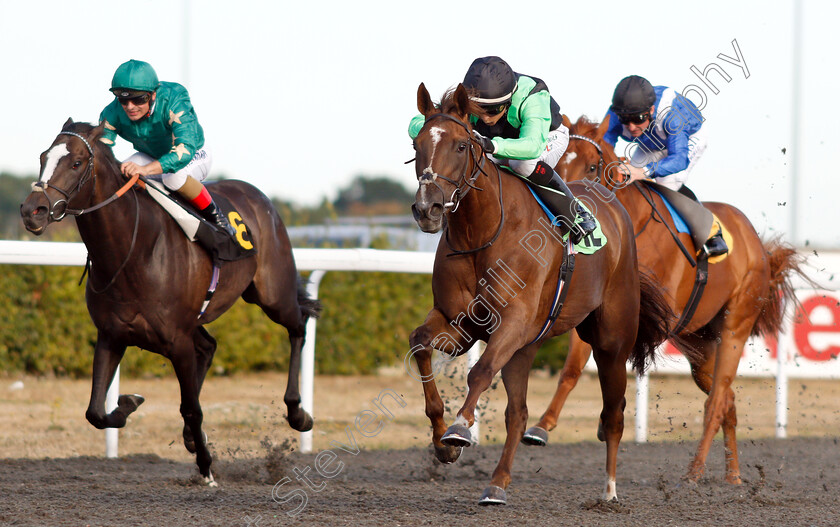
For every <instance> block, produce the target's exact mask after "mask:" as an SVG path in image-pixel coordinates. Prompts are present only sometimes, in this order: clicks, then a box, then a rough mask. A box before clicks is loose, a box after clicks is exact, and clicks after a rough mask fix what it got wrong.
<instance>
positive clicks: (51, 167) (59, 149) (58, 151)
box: [38, 143, 70, 181]
mask: <svg viewBox="0 0 840 527" xmlns="http://www.w3.org/2000/svg"><path fill="white" fill-rule="evenodd" d="M69 154H70V151H69V150H67V143H58V144H57V145H55V146H54V147H52V148H50V151H49V152H47V162H46V163H44V171H43V172H41V177H40V178H38V181H49V180H50V178H51V177H52V175H53V173H54V172H55V169H56V167H58V163H59V161H61V159H62V158H63V157H64V156H66V155H69Z"/></svg>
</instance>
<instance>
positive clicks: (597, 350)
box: [407, 84, 673, 504]
mask: <svg viewBox="0 0 840 527" xmlns="http://www.w3.org/2000/svg"><path fill="white" fill-rule="evenodd" d="M417 107H418V109H419V110H420V112H421V113H422V114H423V115H424V116H425V118H426V119H425V124H424V126H423V129H422V130H421V131H420V133H419V135H418V136H417V138H416V139H415V140H414V148H415V150H416V159H415V161H416V165H415V170H416V173H417V179H418V182H419V188H418V190H417V194H416V199H415V203H414V205H413V206H412V210H413V213H414V217H415V220H416V221H417V224H418V225H419V226H420V228H421V230H423V231H424V232H438V231H440V230H441V229H443V230H444V236H442V237H441V241H440V244H439V246H438V250H437V254H436V257H435V263H434V271H433V275H432V291H433V294H434V307H433V308H432V310H431V311H430V312H429V314H428V316H427V317H426V320H425V322H424V323H423V325H421V326H420V327H418V328H417V329H415V330H414V332H412V334H411V336H410V338H409V344H410V346H411V350H410V353H409V356H411V355H413V357H414V359H415V360H416V364H417V368H418V373H419V376H418V377H419V379H420V380H421V381H423V392H424V396H425V404H426V415H427V416H428V417H429V419H430V421H431V424H432V429H433V433H432V439H433V443H434V448H435V455H436V457H437V458H438V460H440V461H441V462H443V463H452V462H454V461H455V460H457V459H458V457H459V455H460V453H461V449H462V447H464V446H470V445H471V444H472V438H471V436H470V432H469V428H468V427H469V426H471V425H472V424H473V422H474V420H475V419H474V412H475V407H476V403H477V402H478V399H479V396H480V395H481V394H482V392H484V391H485V390H486V389H487V388H488V387H489V386H490V383H491V381H492V380H493V377H494V376H495V375H496V374H497V373H498V372H499V371H501V373H502V381H503V383H504V387H505V391H506V392H507V397H508V404H507V409H506V411H505V422H506V428H507V439H506V441H505V445H504V451H503V453H502V456H501V459H500V460H499V463H498V465H497V467H496V469H495V471H494V472H493V476H492V478H491V480H490V486H489V487H487V488H486V489H485V490H484V493H483V494H482V496H481V499H480V501H479V503H481V504H501V503H505V501H506V493H505V489H506V488H507V486H508V484H509V483H510V479H511V476H510V471H511V466H512V464H513V457H514V452H515V451H516V447H517V445H518V443H519V441H520V439H521V438H522V434H523V432H524V431H525V426H526V422H527V418H528V409H527V405H526V400H525V399H526V393H527V387H528V373H529V371H530V369H531V365H532V363H533V360H534V355H535V354H536V352H537V349H538V348H539V345H540V343H541V342H543V341H544V340H545V339H548V338H550V337H553V336H556V335H559V334H562V333H565V332H567V331H569V330H570V329H572V328H574V327H577V328H578V331H579V333H580V335H581V338H583V339H584V340H585V341H586V342H588V343H589V344H590V345H592V347H593V349H594V354H595V361H596V362H597V363H598V376H599V378H600V381H601V393H602V398H603V410H602V412H601V415H600V417H601V422H602V424H603V425H602V429H601V433H600V434H599V438H600V439H601V440H602V441H605V442H606V446H607V457H606V487H605V491H604V498H605V499H608V500H609V499H615V498H616V488H615V474H616V458H617V454H618V445H619V441H620V439H621V435H622V432H623V430H624V407H625V398H624V392H625V388H626V385H627V372H626V363H627V360H628V358H629V359H631V360H632V362H633V365H634V367H635V368H637V369H638V370H640V371H641V370H644V368H645V365H646V362H647V361H648V360H649V359H650V358H651V357H652V353H653V348H655V346H656V345H657V344H658V343H660V342H662V341H663V339H664V338H666V336H667V334H668V330H669V321H670V319H671V318H672V317H673V313H672V312H671V311H670V310H669V309H668V308H667V303H666V302H665V300H664V298H662V296H661V293H659V291H658V290H657V289H656V287H655V286H654V285H653V283H652V282H651V281H649V280H647V279H645V278H644V277H640V274H639V272H638V268H637V263H636V249H635V244H634V243H633V226H632V223H631V222H630V218H629V216H628V215H627V212H626V211H625V210H624V208H623V207H622V206H621V205H620V204H619V203H618V202H617V201H615V202H613V203H608V204H605V205H604V206H600V207H598V209H597V213H596V217H597V219H598V221H599V222H600V225H601V228H602V230H603V232H604V234H605V237H606V244H605V245H604V246H603V247H601V248H600V250H598V251H597V252H594V253H592V254H582V253H581V254H577V255H576V258H577V259H576V262H575V264H574V265H575V267H574V272H573V277H572V278H571V280H570V282H569V283H567V284H565V286H564V287H568V296H567V297H566V298H565V303H564V304H563V305H562V310H561V311H560V313H559V317H557V319H556V321H555V322H554V324H553V326H550V327H549V328H548V329H547V331H543V326H544V325H548V324H549V322H547V319H548V316H549V311H550V310H551V309H552V306H553V300H554V298H555V295H556V293H557V289H558V281H559V278H558V276H559V274H560V269H561V264H563V263H564V252H565V251H566V250H567V248H566V246H565V244H563V243H561V241H560V240H561V239H560V238H559V233H558V232H557V231H555V230H554V229H553V228H551V226H550V224H549V223H548V222H547V221H546V220H545V218H544V217H543V212H542V210H541V209H540V206H539V205H538V204H537V202H536V201H535V200H534V198H533V196H532V194H531V192H530V191H529V189H528V187H527V186H526V184H524V183H523V182H522V181H520V180H519V178H517V177H515V176H513V175H510V174H503V173H502V171H501V170H500V169H499V167H498V166H497V165H495V164H494V163H493V162H492V161H490V159H488V158H487V157H486V156H484V155H483V152H482V151H481V149H480V146H479V143H478V142H477V141H476V140H475V139H474V137H473V135H472V133H471V130H472V127H471V125H470V121H469V115H470V114H473V115H480V114H481V113H482V110H481V109H480V108H479V107H478V106H476V105H475V103H473V102H472V101H470V99H469V97H468V95H467V91H466V89H465V88H464V87H463V85H460V84H459V85H458V87H457V88H455V89H454V90H450V91H449V92H447V93H446V94H445V95H444V97H443V100H442V101H441V103H440V105H439V106H435V105H434V104H433V102H432V100H431V98H430V97H429V93H428V91H427V90H426V87H425V86H424V85H423V84H421V85H420V87H419V88H418V92H417ZM571 188H572V189H574V192H576V193H580V194H581V195H590V196H592V195H593V192H592V191H590V190H587V189H586V188H585V187H584V186H583V185H581V184H577V183H576V184H573V185H572V186H571ZM601 190H602V191H604V189H601ZM640 288H641V290H640ZM640 302H641V306H642V310H641V313H640ZM474 340H482V341H485V342H486V343H487V346H486V349H485V351H484V353H483V354H482V356H481V358H480V359H479V360H478V362H477V363H476V365H475V366H474V367H473V368H472V370H471V371H470V373H469V376H468V386H469V390H468V393H467V396H466V400H465V401H464V404H463V406H462V407H461V409H460V410H459V411H458V414H457V416H456V418H455V421H454V424H453V425H452V426H450V427H449V428H448V429H447V427H446V424H445V422H444V417H443V413H444V404H443V401H442V400H441V397H440V394H439V393H438V390H437V386H436V385H435V380H434V377H435V375H436V371H434V370H433V363H432V352H433V350H434V349H437V350H439V351H441V352H444V353H447V354H449V355H452V356H456V355H460V354H462V353H464V352H465V351H466V349H468V348H469V347H470V345H469V343H471V342H473V341H474ZM409 356H407V364H408V365H409V366H410V365H411V363H410V362H408V358H409ZM437 364H439V363H437Z"/></svg>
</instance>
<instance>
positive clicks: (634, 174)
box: [619, 164, 648, 185]
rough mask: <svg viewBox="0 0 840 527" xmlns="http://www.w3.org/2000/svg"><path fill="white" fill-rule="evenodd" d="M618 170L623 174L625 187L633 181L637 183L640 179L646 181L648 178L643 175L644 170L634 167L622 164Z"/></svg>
mask: <svg viewBox="0 0 840 527" xmlns="http://www.w3.org/2000/svg"><path fill="white" fill-rule="evenodd" d="M619 170H620V171H621V172H623V173H624V175H625V177H626V179H625V180H624V184H625V185H629V184H630V183H633V182H634V181H639V180H642V179H648V176H647V175H645V169H644V168H639V167H634V166H633V165H629V164H623V165H621V166H620V167H619Z"/></svg>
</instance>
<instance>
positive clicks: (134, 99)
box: [117, 93, 152, 106]
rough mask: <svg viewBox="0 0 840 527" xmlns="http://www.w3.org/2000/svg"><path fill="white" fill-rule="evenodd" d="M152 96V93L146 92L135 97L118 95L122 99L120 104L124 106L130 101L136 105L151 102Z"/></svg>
mask: <svg viewBox="0 0 840 527" xmlns="http://www.w3.org/2000/svg"><path fill="white" fill-rule="evenodd" d="M151 98H152V94H151V93H144V94H142V95H135V96H134V97H117V100H118V101H120V104H122V105H123V106H126V105H127V104H128V103H132V104H133V105H134V106H140V105H141V104H146V103H147V102H149V99H151Z"/></svg>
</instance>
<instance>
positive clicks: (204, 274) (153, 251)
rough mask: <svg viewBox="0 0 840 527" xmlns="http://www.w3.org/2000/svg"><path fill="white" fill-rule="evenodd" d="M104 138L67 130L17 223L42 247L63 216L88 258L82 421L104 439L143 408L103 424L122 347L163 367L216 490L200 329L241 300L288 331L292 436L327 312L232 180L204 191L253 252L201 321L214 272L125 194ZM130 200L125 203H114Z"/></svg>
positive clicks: (307, 422)
mask: <svg viewBox="0 0 840 527" xmlns="http://www.w3.org/2000/svg"><path fill="white" fill-rule="evenodd" d="M103 126H104V124H100V125H99V126H96V127H94V126H92V125H90V124H87V123H74V122H73V120H72V119H69V120H68V121H67V122H66V123H65V124H64V126H63V127H62V131H61V133H59V135H58V136H57V137H56V139H55V140H54V141H53V143H52V145H51V146H50V147H49V149H47V150H46V151H45V152H44V153H42V154H41V172H40V177H39V181H38V182H36V183H34V184H33V192H32V193H31V194H29V196H28V197H27V198H26V200H25V201H24V202H23V204H22V205H21V207H20V213H21V216H22V218H23V222H24V224H25V226H26V228H27V230H29V231H30V232H32V233H34V234H36V235H40V234H42V233H43V232H44V231H45V230H46V228H47V226H48V225H49V224H50V223H52V222H54V221H60V220H61V219H63V218H64V217H66V215H73V216H75V218H76V225H77V227H78V229H79V234H80V235H81V238H82V241H83V242H84V244H85V246H86V247H87V250H88V257H89V259H90V264H91V265H90V274H89V276H88V280H87V285H86V288H85V298H86V301H87V307H88V311H89V313H90V316H91V319H92V320H93V323H94V325H95V326H96V329H97V339H96V346H95V349H94V357H93V379H92V388H91V395H90V404H89V406H88V409H87V412H86V414H85V417H86V418H87V420H88V421H89V422H90V423H91V424H92V425H93V426H95V427H96V428H99V429H102V428H121V427H123V426H125V423H126V418H127V417H128V415H129V414H131V413H132V412H133V411H134V410H136V409H137V407H138V406H139V405H140V404H141V403H142V402H143V400H144V399H143V398H142V397H141V396H139V395H120V397H119V402H118V407H117V408H116V409H115V410H114V411H113V412H110V413H106V412H105V394H106V391H107V389H108V387H109V386H110V384H111V381H112V379H113V378H114V373H115V370H116V369H117V365H118V364H119V363H120V360H121V359H122V357H123V354H124V353H125V350H126V347H127V346H137V347H140V348H143V349H146V350H149V351H152V352H155V353H159V354H160V355H163V356H164V357H166V358H168V359H169V360H170V361H171V362H172V366H173V368H174V370H175V375H176V376H177V378H178V383H179V384H180V389H181V390H180V391H181V407H180V411H181V415H182V416H183V419H184V433H183V436H184V445H185V446H186V448H187V450H188V451H190V452H191V453H195V454H196V464H197V465H198V470H199V472H200V473H201V475H202V476H204V482H205V483H206V484H208V485H210V486H216V485H217V484H216V482H215V481H214V478H213V475H212V473H211V472H210V464H211V462H212V457H211V455H210V452H209V450H208V448H207V436H206V434H204V433H203V431H202V428H201V425H202V411H201V406H200V404H199V393H200V392H201V387H202V384H203V382H204V378H205V376H206V374H207V370H208V369H209V367H210V363H211V361H212V360H213V354H214V353H215V351H216V341H215V339H213V337H212V336H210V334H209V333H208V332H207V330H205V329H204V327H203V324H207V323H209V322H211V321H213V320H214V319H216V318H218V317H219V316H220V315H222V314H223V313H224V312H225V311H227V310H228V309H230V307H231V306H232V305H233V304H234V302H235V301H236V300H237V299H238V298H239V297H242V299H244V300H245V301H246V302H249V303H253V304H257V305H258V306H260V307H261V308H262V310H263V311H264V312H265V314H266V315H267V316H268V317H269V318H270V319H271V320H272V321H274V322H275V323H277V324H281V325H282V326H284V327H285V328H286V329H287V330H288V333H289V341H290V342H291V358H290V361H289V380H288V383H287V386H286V392H285V394H284V397H283V400H284V402H285V403H286V406H287V410H288V415H287V419H288V422H289V424H290V425H291V427H292V428H294V429H295V430H299V431H306V430H310V429H311V428H312V424H313V421H312V417H311V416H310V415H309V414H308V413H307V412H306V411H305V410H304V409H303V408H301V406H300V401H301V399H300V392H299V387H298V382H299V379H298V377H299V372H300V354H301V347H302V346H303V342H304V338H305V328H306V321H307V319H308V318H309V317H316V316H318V314H319V312H320V309H321V306H320V304H319V302H318V301H317V300H313V299H310V298H309V297H308V295H307V293H306V290H305V289H304V287H303V284H302V282H301V279H300V277H299V276H298V273H297V269H296V267H295V262H294V259H293V257H292V251H291V244H290V242H289V237H288V235H287V233H286V228H285V226H284V225H283V222H282V220H281V219H280V216H279V215H278V214H277V212H276V210H275V209H274V207H273V206H272V204H271V201H270V200H269V199H268V198H267V197H266V196H265V195H264V194H263V193H262V192H260V191H259V190H258V189H256V188H255V187H253V186H251V185H249V184H248V183H245V182H243V181H233V180H228V181H221V182H219V183H214V184H208V188H209V189H210V191H211V192H213V193H214V194H216V195H220V196H223V197H226V198H227V199H228V200H229V201H230V202H231V203H232V204H233V206H234V208H235V209H236V211H237V212H239V213H240V214H241V216H242V218H243V219H244V222H245V224H246V225H247V226H248V228H249V229H250V235H251V238H250V240H249V241H250V242H251V243H252V244H253V245H254V246H255V247H256V249H257V252H256V255H254V256H250V257H248V258H245V259H242V260H238V261H234V262H225V263H224V265H222V266H220V270H219V278H218V287H217V288H216V291H215V294H214V295H213V296H212V299H211V301H210V303H209V305H207V308H206V311H205V312H204V313H203V315H201V318H199V313H200V309H201V308H202V303H203V302H204V300H205V296H206V293H207V290H208V286H209V285H210V283H211V278H212V276H211V275H212V273H213V272H214V269H213V264H212V261H211V258H210V256H209V253H208V252H207V251H206V250H205V249H203V248H201V247H200V246H198V245H197V244H195V243H190V242H189V241H188V240H187V238H186V237H185V235H184V233H183V232H182V231H181V229H180V228H179V227H178V225H177V224H176V223H175V221H174V220H173V219H172V218H171V217H170V216H169V215H168V214H167V213H166V212H165V211H164V210H163V208H162V207H161V206H160V205H158V204H157V203H156V202H155V201H154V200H153V199H152V198H151V197H150V196H149V195H148V194H147V193H146V192H142V191H140V190H138V189H137V188H136V187H135V186H131V187H130V188H128V185H124V183H125V179H124V178H123V176H122V175H121V174H120V165H119V162H118V161H117V160H116V159H115V157H114V154H113V152H112V151H111V148H109V147H108V146H106V145H104V144H102V143H100V141H99V139H100V138H101V137H102V133H103V130H104V128H103ZM129 184H130V182H129ZM121 187H122V188H121ZM125 195H128V196H130V197H125V198H123V199H121V200H116V197H118V196H125ZM103 204H105V205H104V206H103Z"/></svg>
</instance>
